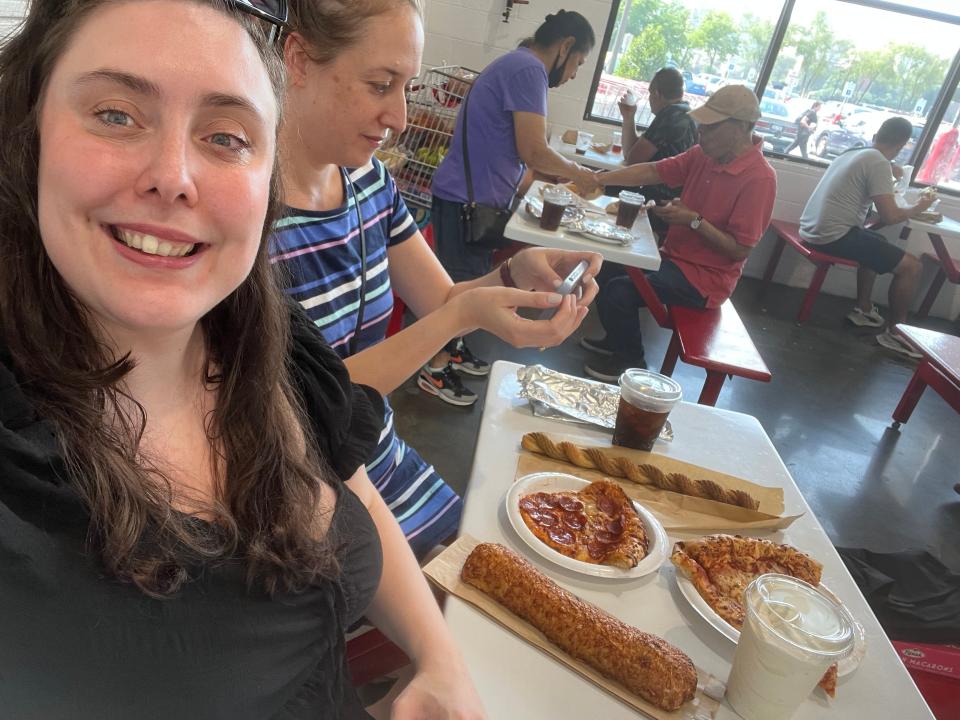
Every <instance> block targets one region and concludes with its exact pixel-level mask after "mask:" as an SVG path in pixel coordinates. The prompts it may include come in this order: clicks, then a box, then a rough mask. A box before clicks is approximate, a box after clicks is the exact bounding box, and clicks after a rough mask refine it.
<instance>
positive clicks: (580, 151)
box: [574, 130, 593, 155]
mask: <svg viewBox="0 0 960 720" xmlns="http://www.w3.org/2000/svg"><path fill="white" fill-rule="evenodd" d="M592 143H593V133H591V132H585V131H583V130H578V131H577V149H576V150H574V152H575V153H576V154H577V155H586V154H587V150H589V149H590V145H591V144H592Z"/></svg>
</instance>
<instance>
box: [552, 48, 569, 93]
mask: <svg viewBox="0 0 960 720" xmlns="http://www.w3.org/2000/svg"><path fill="white" fill-rule="evenodd" d="M569 59H570V53H567V57H566V58H565V59H564V61H563V62H562V63H561V62H560V51H559V50H557V59H556V60H554V61H553V67H552V68H550V72H549V73H547V86H548V87H552V88H555V87H559V86H560V83H561V82H563V70H564V68H566V67H567V60H569Z"/></svg>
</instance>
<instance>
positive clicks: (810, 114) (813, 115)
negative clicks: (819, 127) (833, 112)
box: [797, 108, 820, 135]
mask: <svg viewBox="0 0 960 720" xmlns="http://www.w3.org/2000/svg"><path fill="white" fill-rule="evenodd" d="M804 118H806V120H807V123H808V124H809V125H810V128H809V129H807V128H805V127H804V126H803V120H804ZM819 120H820V118H818V117H817V111H816V110H814V109H813V108H810V109H809V110H804V111H803V112H802V113H800V117H798V118H797V132H798V133H800V134H802V135H810V134H812V133H813V130H814V126H815V125H816V124H817V123H818V122H819Z"/></svg>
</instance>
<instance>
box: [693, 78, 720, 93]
mask: <svg viewBox="0 0 960 720" xmlns="http://www.w3.org/2000/svg"><path fill="white" fill-rule="evenodd" d="M698 80H700V82H701V83H702V84H703V85H704V87H706V89H707V95H713V94H714V93H715V92H716V91H717V90H719V89H720V88H722V87H723V85H724V82H723V78H722V77H720V76H719V75H707V74H704V75H700V76H699V77H698Z"/></svg>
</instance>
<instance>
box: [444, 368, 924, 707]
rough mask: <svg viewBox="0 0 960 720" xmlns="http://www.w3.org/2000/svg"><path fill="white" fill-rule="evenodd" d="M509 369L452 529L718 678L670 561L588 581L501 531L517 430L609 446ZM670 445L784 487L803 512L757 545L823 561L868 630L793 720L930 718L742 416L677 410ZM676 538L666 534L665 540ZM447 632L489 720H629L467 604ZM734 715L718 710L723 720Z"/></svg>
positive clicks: (451, 617)
mask: <svg viewBox="0 0 960 720" xmlns="http://www.w3.org/2000/svg"><path fill="white" fill-rule="evenodd" d="M519 368H520V366H519V365H517V364H515V363H508V362H503V361H499V362H496V363H494V365H493V369H492V372H491V375H490V382H489V384H488V385H487V393H486V402H485V405H484V410H483V421H482V423H481V427H480V435H479V438H478V442H477V447H476V453H475V456H474V461H473V468H472V470H471V473H470V480H469V484H468V486H467V492H466V496H465V505H464V512H463V520H462V524H461V532H462V533H465V534H468V535H471V536H473V537H474V538H476V539H478V540H480V541H486V542H498V543H503V544H505V545H507V546H508V547H510V548H512V549H514V550H516V551H518V552H520V553H521V554H522V555H523V556H524V557H526V558H527V559H528V560H529V561H530V562H532V563H533V564H534V565H535V566H536V567H538V568H539V569H540V570H541V571H542V572H543V573H545V574H546V575H547V576H549V577H550V578H552V579H553V580H554V581H556V582H557V583H559V584H560V585H561V586H563V587H565V588H566V589H568V590H569V591H571V592H573V593H575V594H576V595H578V596H579V597H581V598H583V599H584V600H587V601H589V602H591V603H593V604H595V605H597V606H599V607H601V608H603V609H604V610H606V611H607V612H609V613H611V614H613V615H615V616H616V617H618V618H620V619H622V620H624V621H625V622H628V623H630V624H632V625H635V626H636V627H638V628H640V629H641V630H644V631H646V632H651V633H654V634H656V635H659V636H661V637H663V638H665V639H666V640H668V641H669V642H671V643H673V644H674V645H676V646H677V647H679V648H680V649H681V650H683V651H684V652H685V653H687V654H688V655H689V656H690V658H691V659H692V660H693V662H694V663H695V664H696V665H697V666H698V667H700V668H701V669H703V670H705V671H707V672H709V673H711V674H713V675H714V676H715V677H717V678H719V679H720V680H721V681H725V680H726V678H727V675H728V674H729V672H730V665H731V661H732V659H733V653H734V648H735V646H734V643H733V642H731V641H730V640H727V639H726V638H725V637H723V636H722V635H721V634H720V632H719V631H718V630H716V629H715V628H714V627H713V626H711V625H710V624H708V623H707V622H706V621H705V620H704V619H703V618H702V617H701V616H700V615H698V614H697V613H696V612H695V611H694V610H693V609H692V607H691V606H690V605H689V604H688V602H687V600H685V599H684V597H683V596H682V595H681V594H680V592H679V590H678V588H677V585H676V581H675V576H674V570H673V566H672V565H671V563H670V561H669V560H667V561H666V562H665V563H664V564H663V565H662V566H661V567H660V569H659V570H658V571H657V572H655V573H652V574H650V575H647V576H645V577H643V578H639V579H635V580H629V581H622V580H608V579H602V578H593V577H586V576H583V575H579V574H576V573H575V572H573V571H570V570H567V569H565V568H562V567H560V566H558V565H554V564H553V563H551V562H549V561H547V560H545V559H544V558H542V557H541V556H540V555H538V554H536V553H534V552H533V551H532V550H530V549H529V548H528V547H527V546H526V545H525V543H524V542H523V541H522V540H521V539H520V537H519V536H518V535H516V534H515V533H514V531H513V529H512V528H511V527H510V525H509V522H508V520H507V517H506V512H505V509H504V496H505V495H506V493H507V491H508V489H509V488H510V485H511V484H512V483H513V480H514V474H515V472H516V465H517V458H518V457H519V453H520V445H519V443H520V438H521V436H522V435H523V434H524V433H526V432H532V431H543V432H550V433H554V434H558V435H564V436H565V437H566V438H568V439H570V440H571V441H573V442H578V443H584V444H594V445H598V444H599V445H602V444H609V442H610V438H611V434H610V433H609V432H604V431H603V430H601V429H600V428H594V427H591V426H584V425H572V424H568V423H564V422H560V421H557V420H548V419H544V418H539V417H535V416H534V415H533V414H532V413H531V410H530V407H529V405H528V403H527V401H526V400H523V399H521V398H520V397H519V395H518V391H519V384H518V381H517V378H516V371H517V370H518V369H519ZM670 420H671V423H672V425H673V429H674V434H675V439H674V440H673V442H670V443H665V442H662V441H661V442H658V443H657V445H656V446H655V448H654V451H655V452H658V453H661V454H663V455H667V456H669V457H673V458H677V459H681V460H684V461H687V462H691V463H695V464H698V465H701V466H704V467H708V468H710V469H713V470H717V471H720V472H724V473H730V474H733V475H737V476H740V477H743V478H745V479H747V480H750V481H752V482H754V483H758V484H761V485H769V486H776V487H781V488H783V492H784V502H785V506H786V507H785V513H786V514H797V513H803V515H802V517H800V518H798V519H797V520H796V521H795V522H794V523H793V524H792V525H791V526H790V527H789V528H787V529H786V530H783V531H780V532H776V533H767V534H766V535H765V536H766V537H769V538H770V539H773V540H776V541H778V542H786V543H789V544H791V545H793V546H795V547H798V548H800V549H801V550H803V551H805V552H807V553H809V554H810V555H812V556H813V557H815V558H816V559H818V560H819V561H820V562H822V563H823V566H824V570H823V583H824V584H825V585H826V586H827V587H829V588H830V589H831V590H832V591H833V592H834V593H836V594H837V595H838V596H839V597H840V598H841V599H842V600H843V602H844V603H845V604H846V606H847V607H848V608H849V609H850V611H851V612H852V613H853V615H854V616H855V617H856V618H857V620H859V622H860V623H862V624H863V626H864V628H865V630H866V655H865V656H864V658H863V661H862V663H861V665H860V666H859V668H858V669H857V670H856V671H855V672H853V673H852V674H850V675H848V676H846V677H842V678H840V681H839V686H838V688H837V697H836V698H835V699H834V700H828V699H827V698H826V696H825V695H824V694H823V693H822V691H819V690H817V691H815V692H814V693H813V694H812V695H811V696H810V698H809V699H808V700H806V701H805V702H804V704H803V706H802V707H801V708H800V710H799V712H798V713H797V715H796V720H807V719H810V718H827V719H833V720H852V719H855V718H863V719H864V720H867V719H869V720H879V719H881V718H891V719H894V718H895V719H897V720H924V719H932V718H933V715H932V713H931V712H930V710H929V708H928V707H927V705H926V703H925V702H924V700H923V697H922V696H921V695H920V693H919V691H918V690H917V688H916V686H915V685H914V683H913V680H912V679H911V678H910V676H909V674H908V673H907V670H906V669H905V667H904V665H903V663H902V662H901V660H900V659H899V657H898V656H897V654H896V652H895V651H894V649H893V647H892V646H891V644H890V642H889V640H888V639H887V637H886V635H885V634H884V632H883V630H882V628H881V627H880V624H879V623H878V622H877V619H876V617H875V616H874V614H873V612H872V611H871V610H870V608H869V606H868V605H867V603H866V601H865V600H864V598H863V595H862V594H861V593H860V591H859V589H858V588H857V586H856V584H855V583H854V581H853V579H852V578H851V576H850V574H849V573H848V572H847V570H846V568H845V567H844V565H843V562H842V561H841V560H840V557H839V556H838V555H837V553H836V551H835V550H834V547H833V545H832V544H831V543H830V539H829V538H828V537H827V535H826V533H825V532H824V530H823V528H822V527H821V525H820V523H819V522H817V519H816V518H815V517H814V516H813V513H812V512H811V511H810V507H809V506H808V505H807V503H806V501H805V500H804V499H803V496H802V495H801V493H800V491H799V490H798V488H797V486H796V484H795V483H794V481H793V478H791V477H790V473H789V472H788V471H787V468H786V467H785V466H784V464H783V461H782V460H781V459H780V456H779V455H778V454H777V451H776V449H775V448H774V447H773V444H772V443H771V442H770V438H769V437H768V436H767V434H766V432H764V430H763V428H762V427H761V425H760V423H759V421H758V420H757V419H756V418H754V417H751V416H749V415H744V414H742V413H736V412H731V411H729V410H721V409H718V408H713V407H707V406H703V405H695V404H690V403H682V404H680V405H679V406H678V407H677V408H675V409H674V410H673V413H672V414H671V416H670ZM679 537H680V536H673V535H671V538H670V540H671V542H672V541H674V540H676V539H678V538H679ZM445 615H446V620H447V624H448V626H449V628H450V630H451V631H452V633H453V635H454V637H455V639H456V640H457V642H458V644H459V646H460V647H461V649H462V650H463V653H464V656H465V658H466V662H467V665H468V667H469V669H470V673H471V675H472V677H473V680H474V682H475V683H476V686H477V689H478V691H479V692H480V695H481V697H482V698H483V702H484V704H485V706H486V710H487V713H488V716H489V717H490V718H491V720H512V719H514V718H517V719H520V718H522V719H523V720H559V719H567V718H582V719H589V720H597V719H599V720H621V719H622V720H627V719H628V718H629V719H633V718H636V717H638V714H637V712H636V711H635V710H633V709H631V708H630V707H628V706H627V705H625V704H623V703H621V702H620V701H618V700H616V699H615V698H614V697H613V696H611V695H609V694H607V693H606V692H604V691H603V690H601V689H600V688H598V687H597V686H595V685H593V684H592V683H590V682H589V681H587V680H586V679H584V678H583V677H582V676H580V675H579V674H577V673H575V672H574V671H573V670H571V669H569V668H568V667H566V666H565V665H562V664H560V663H558V662H557V661H555V660H554V659H552V658H551V657H549V656H548V655H546V654H544V653H542V652H540V651H539V650H537V649H536V648H534V647H533V646H532V645H529V644H528V643H526V642H525V641H523V640H521V639H520V638H519V637H518V636H516V635H514V634H513V633H511V632H510V631H508V630H506V629H505V628H504V627H502V626H500V625H499V624H497V623H495V622H494V621H492V620H491V619H490V618H489V617H487V616H486V615H484V614H483V613H481V612H480V611H479V610H477V609H476V608H474V607H473V606H471V605H469V604H467V603H466V602H464V601H462V600H460V599H458V598H456V597H453V596H451V597H448V598H447V603H446V608H445ZM736 717H738V716H737V715H736V714H735V713H734V712H733V711H732V710H731V709H730V707H729V706H728V705H727V704H726V703H724V704H723V705H722V706H721V708H720V711H719V714H718V715H717V718H719V719H720V720H723V719H726V718H736Z"/></svg>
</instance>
